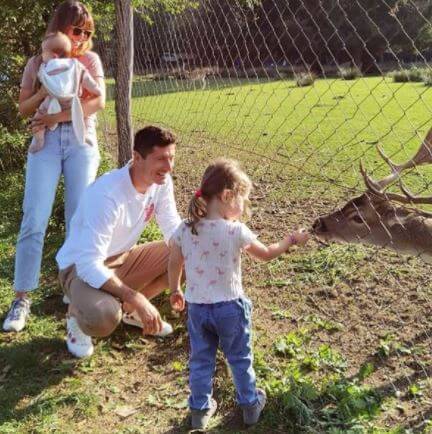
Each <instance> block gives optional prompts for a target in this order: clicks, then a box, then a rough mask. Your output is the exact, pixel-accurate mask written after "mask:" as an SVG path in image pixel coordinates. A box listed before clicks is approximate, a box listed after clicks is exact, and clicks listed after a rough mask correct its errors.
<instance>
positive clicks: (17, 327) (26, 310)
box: [3, 298, 31, 332]
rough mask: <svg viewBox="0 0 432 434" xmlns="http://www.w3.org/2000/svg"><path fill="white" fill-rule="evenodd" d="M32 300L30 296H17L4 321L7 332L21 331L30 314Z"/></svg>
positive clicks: (4, 328)
mask: <svg viewBox="0 0 432 434" xmlns="http://www.w3.org/2000/svg"><path fill="white" fill-rule="evenodd" d="M30 305H31V301H30V300H29V299H28V298H16V299H15V300H14V301H13V302H12V304H11V307H10V309H9V312H8V314H7V316H6V318H5V320H4V322H3V330H4V331H5V332H20V331H21V330H22V329H23V328H24V327H25V324H26V321H27V318H28V317H29V315H30Z"/></svg>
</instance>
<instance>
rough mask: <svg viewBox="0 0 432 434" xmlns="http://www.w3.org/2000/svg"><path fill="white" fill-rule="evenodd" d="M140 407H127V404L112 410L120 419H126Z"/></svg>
mask: <svg viewBox="0 0 432 434" xmlns="http://www.w3.org/2000/svg"><path fill="white" fill-rule="evenodd" d="M140 408H141V407H128V406H127V405H125V406H122V407H117V408H116V409H115V410H114V413H115V414H116V415H117V416H120V417H121V418H122V419H126V418H127V417H129V416H132V415H133V414H135V413H137V412H138V411H139V409H140Z"/></svg>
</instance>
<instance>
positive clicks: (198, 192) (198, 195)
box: [195, 189, 202, 197]
mask: <svg viewBox="0 0 432 434" xmlns="http://www.w3.org/2000/svg"><path fill="white" fill-rule="evenodd" d="M201 196H202V191H201V189H199V190H197V191H196V192H195V197H201Z"/></svg>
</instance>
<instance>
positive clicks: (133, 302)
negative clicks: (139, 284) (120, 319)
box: [126, 292, 162, 335]
mask: <svg viewBox="0 0 432 434" xmlns="http://www.w3.org/2000/svg"><path fill="white" fill-rule="evenodd" d="M126 303H127V304H128V308H130V307H132V310H135V311H136V312H137V314H138V316H139V317H140V319H141V321H142V323H143V333H144V334H149V335H154V334H155V333H159V332H160V331H161V330H162V318H161V316H160V314H159V312H158V310H157V309H156V308H155V307H154V306H153V305H152V304H151V303H150V301H148V300H147V298H145V296H144V295H143V294H141V293H140V292H135V294H134V295H133V297H131V299H128V300H127V302H126Z"/></svg>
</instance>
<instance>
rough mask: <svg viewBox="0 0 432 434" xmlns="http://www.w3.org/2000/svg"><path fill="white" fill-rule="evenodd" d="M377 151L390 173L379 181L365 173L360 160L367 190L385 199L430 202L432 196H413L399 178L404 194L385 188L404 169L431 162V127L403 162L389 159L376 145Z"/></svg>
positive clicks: (397, 177)
mask: <svg viewBox="0 0 432 434" xmlns="http://www.w3.org/2000/svg"><path fill="white" fill-rule="evenodd" d="M377 151H378V153H379V154H380V155H381V157H382V159H383V160H384V161H385V162H386V163H387V164H388V166H389V167H390V169H391V171H392V173H391V174H390V175H387V176H386V177H384V178H383V179H381V180H379V181H375V180H373V179H372V178H371V177H370V176H369V175H368V174H367V172H366V170H365V169H364V167H363V163H362V162H361V161H360V172H361V174H362V176H363V180H364V182H365V185H366V187H367V188H368V190H369V191H371V192H372V193H374V194H375V195H378V196H385V197H386V198H387V199H389V200H395V201H397V202H402V203H412V204H414V203H416V204H432V196H431V197H421V196H414V195H413V194H412V193H411V192H410V191H409V190H408V189H407V188H406V187H405V186H404V185H403V183H402V181H400V180H399V184H400V187H401V190H402V192H403V193H404V195H401V194H397V193H390V192H386V188H387V187H388V186H390V185H391V184H393V183H394V182H395V181H397V180H398V179H399V178H400V175H401V173H402V172H403V171H404V170H406V169H410V168H411V167H416V166H420V165H422V164H431V163H432V128H431V129H430V130H429V132H428V133H427V135H426V137H425V139H424V140H423V142H422V143H421V145H420V148H419V149H418V151H417V153H416V154H415V155H414V157H413V158H411V159H410V160H408V161H407V162H405V163H403V164H395V163H393V161H392V160H390V158H389V157H387V155H385V153H384V151H383V150H382V149H381V147H380V146H378V145H377Z"/></svg>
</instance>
